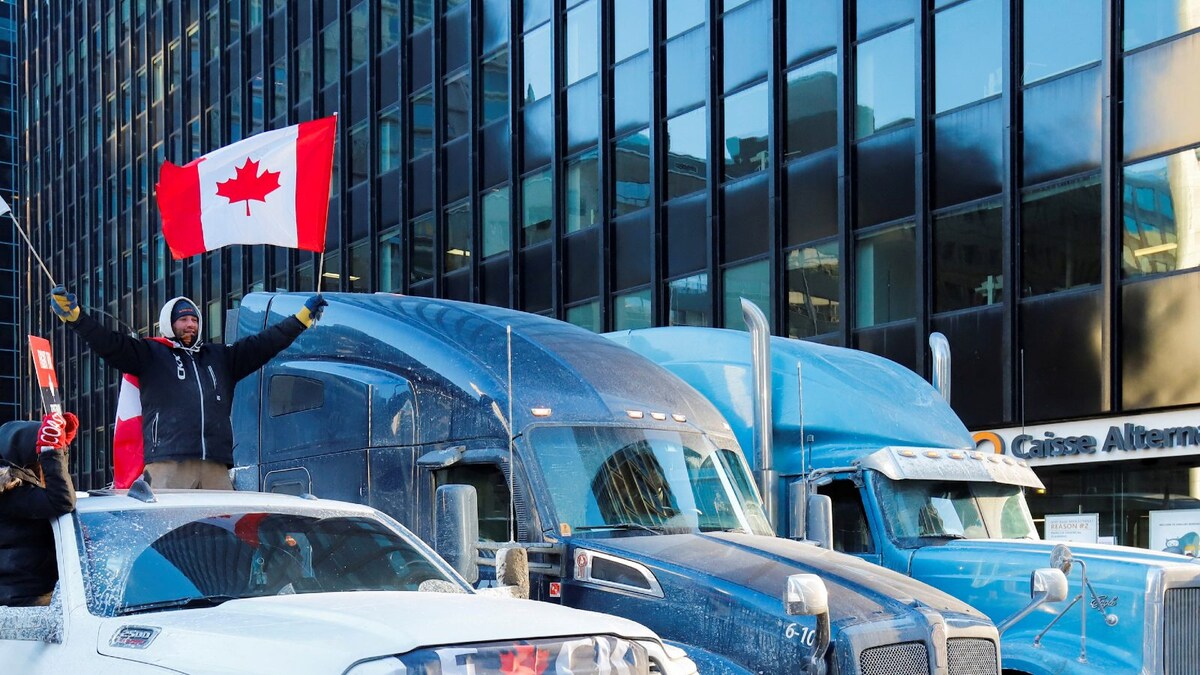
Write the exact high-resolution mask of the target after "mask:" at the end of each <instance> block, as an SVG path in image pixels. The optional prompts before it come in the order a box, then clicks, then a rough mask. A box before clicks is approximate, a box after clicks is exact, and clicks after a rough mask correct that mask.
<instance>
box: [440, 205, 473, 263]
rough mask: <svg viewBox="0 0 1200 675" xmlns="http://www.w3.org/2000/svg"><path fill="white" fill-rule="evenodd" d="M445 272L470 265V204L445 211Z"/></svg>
mask: <svg viewBox="0 0 1200 675" xmlns="http://www.w3.org/2000/svg"><path fill="white" fill-rule="evenodd" d="M445 264H446V269H445V270H444V271H446V272H453V271H454V270H457V269H462V268H464V267H466V266H468V265H470V264H471V202H469V201H466V202H462V203H461V204H456V205H454V206H451V207H450V208H448V209H446V259H445Z"/></svg>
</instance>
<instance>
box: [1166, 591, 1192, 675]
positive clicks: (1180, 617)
mask: <svg viewBox="0 0 1200 675" xmlns="http://www.w3.org/2000/svg"><path fill="white" fill-rule="evenodd" d="M1163 604H1164V609H1163V673H1164V674H1165V675H1185V674H1186V673H1194V672H1196V664H1197V663H1200V588H1172V589H1168V590H1167V596H1166V599H1165V602H1164V603H1163Z"/></svg>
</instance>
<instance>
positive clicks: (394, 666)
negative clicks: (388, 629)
mask: <svg viewBox="0 0 1200 675" xmlns="http://www.w3.org/2000/svg"><path fill="white" fill-rule="evenodd" d="M407 672H408V671H406V670H405V669H404V664H403V663H401V662H400V659H398V658H396V657H394V656H388V657H386V658H382V659H375V660H373V661H363V662H362V663H359V664H357V665H355V666H353V667H352V668H350V670H347V671H346V673H345V675H405V674H406V673H407Z"/></svg>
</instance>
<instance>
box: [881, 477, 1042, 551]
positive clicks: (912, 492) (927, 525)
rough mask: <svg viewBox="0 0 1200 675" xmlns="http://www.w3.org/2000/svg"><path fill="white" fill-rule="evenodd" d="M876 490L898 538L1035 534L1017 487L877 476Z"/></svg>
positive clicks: (902, 539)
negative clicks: (893, 479)
mask: <svg viewBox="0 0 1200 675" xmlns="http://www.w3.org/2000/svg"><path fill="white" fill-rule="evenodd" d="M877 490H878V491H879V502H880V504H882V506H883V510H884V519H885V521H886V522H887V526H888V529H889V531H890V534H891V535H892V537H893V538H895V539H897V540H899V541H902V542H903V541H906V540H919V539H927V538H933V539H938V538H941V539H1022V538H1030V539H1036V538H1037V531H1036V530H1035V529H1034V525H1033V519H1032V517H1031V516H1030V515H1029V508H1028V506H1026V504H1025V496H1024V493H1023V492H1022V491H1021V488H1020V487H1018V486H1016V485H1004V484H1000V483H983V482H971V481H927V480H902V481H892V480H889V479H886V478H881V479H880V480H879V481H878V483H877Z"/></svg>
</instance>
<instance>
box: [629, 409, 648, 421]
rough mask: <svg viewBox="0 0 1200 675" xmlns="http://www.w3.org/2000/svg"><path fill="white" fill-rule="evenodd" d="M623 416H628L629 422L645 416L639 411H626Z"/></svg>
mask: <svg viewBox="0 0 1200 675" xmlns="http://www.w3.org/2000/svg"><path fill="white" fill-rule="evenodd" d="M625 414H626V415H629V419H631V420H640V419H642V418H643V417H645V416H646V415H645V413H643V412H642V411H641V410H626V411H625Z"/></svg>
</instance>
